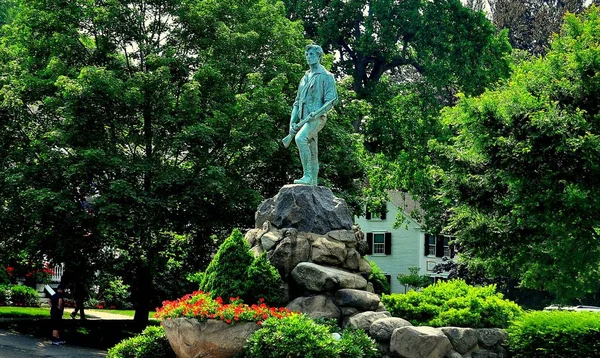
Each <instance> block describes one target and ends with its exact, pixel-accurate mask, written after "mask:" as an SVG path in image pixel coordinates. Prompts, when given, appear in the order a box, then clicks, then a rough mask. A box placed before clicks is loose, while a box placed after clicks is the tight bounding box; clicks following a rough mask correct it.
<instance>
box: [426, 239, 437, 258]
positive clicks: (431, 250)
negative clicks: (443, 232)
mask: <svg viewBox="0 0 600 358" xmlns="http://www.w3.org/2000/svg"><path fill="white" fill-rule="evenodd" d="M435 239H436V237H435V235H429V240H428V242H429V243H428V245H429V251H428V253H427V255H434V254H435Z"/></svg>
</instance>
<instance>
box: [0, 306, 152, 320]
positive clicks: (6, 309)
mask: <svg viewBox="0 0 600 358" xmlns="http://www.w3.org/2000/svg"><path fill="white" fill-rule="evenodd" d="M72 311H73V308H71V307H66V308H65V313H64V314H63V318H67V319H70V316H69V313H71V312H72ZM94 311H99V312H106V313H114V314H121V315H124V316H130V317H133V315H134V314H135V311H134V310H105V309H103V310H97V309H93V310H86V312H89V315H90V316H93V315H94ZM148 317H149V318H150V319H151V320H154V319H155V318H154V311H150V313H149V314H148ZM0 318H50V308H48V307H12V306H0Z"/></svg>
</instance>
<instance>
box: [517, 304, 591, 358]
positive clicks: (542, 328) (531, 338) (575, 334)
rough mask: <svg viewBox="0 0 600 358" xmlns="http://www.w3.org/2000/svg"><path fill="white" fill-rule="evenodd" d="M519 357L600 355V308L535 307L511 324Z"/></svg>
mask: <svg viewBox="0 0 600 358" xmlns="http://www.w3.org/2000/svg"><path fill="white" fill-rule="evenodd" d="M507 331H508V337H509V349H510V351H511V353H512V356H513V357H515V358H526V357H540V358H542V357H600V340H598V336H599V335H600V315H599V314H598V313H596V312H569V311H534V312H530V313H527V314H525V315H523V316H521V317H519V318H517V319H515V320H514V321H513V322H512V324H511V325H510V327H509V328H508V330H507Z"/></svg>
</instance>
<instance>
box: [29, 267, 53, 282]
mask: <svg viewBox="0 0 600 358" xmlns="http://www.w3.org/2000/svg"><path fill="white" fill-rule="evenodd" d="M52 273H53V271H52V269H51V268H50V267H49V266H48V264H46V265H45V266H44V267H43V268H41V269H37V270H33V271H31V272H28V273H26V274H25V277H26V278H31V279H33V280H35V282H36V283H44V284H45V283H49V282H50V280H51V279H52Z"/></svg>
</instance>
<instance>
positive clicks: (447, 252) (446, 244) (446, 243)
mask: <svg viewBox="0 0 600 358" xmlns="http://www.w3.org/2000/svg"><path fill="white" fill-rule="evenodd" d="M449 242H450V238H449V237H448V236H444V256H445V257H450V255H452V253H451V251H450V244H449Z"/></svg>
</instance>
